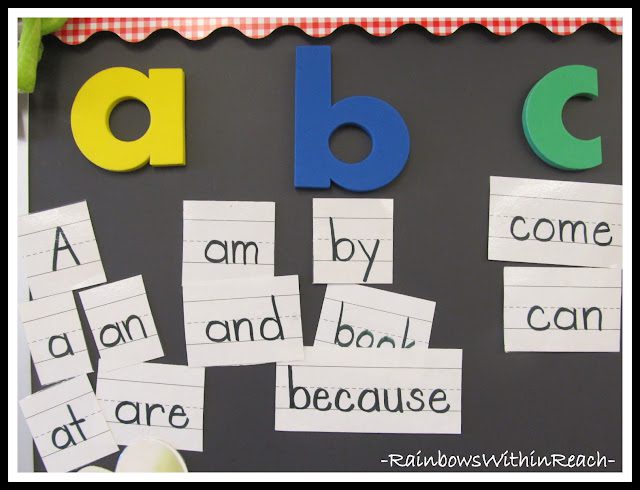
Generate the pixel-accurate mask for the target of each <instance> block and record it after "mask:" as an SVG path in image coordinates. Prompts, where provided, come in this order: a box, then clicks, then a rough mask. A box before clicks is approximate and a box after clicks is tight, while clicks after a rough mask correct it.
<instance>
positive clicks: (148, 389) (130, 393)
mask: <svg viewBox="0 0 640 490" xmlns="http://www.w3.org/2000/svg"><path fill="white" fill-rule="evenodd" d="M96 394H97V397H98V401H99V402H100V405H101V406H102V410H103V411H104V414H105V417H106V418H107V422H108V423H109V427H110V428H111V431H112V432H113V436H114V437H115V440H116V442H117V443H118V444H120V445H122V446H127V445H129V444H131V443H132V442H133V441H135V440H136V439H139V438H142V437H153V438H155V439H160V440H162V441H166V442H168V443H169V444H170V445H171V446H173V447H174V448H176V449H184V450H187V451H202V424H203V418H202V414H203V411H204V368H189V367H186V366H173V365H170V364H158V363H150V362H149V363H143V364H136V365H135V366H127V367H125V368H121V369H116V370H114V371H108V372H105V371H104V370H103V369H102V366H101V365H100V366H99V367H98V386H97V391H96Z"/></svg>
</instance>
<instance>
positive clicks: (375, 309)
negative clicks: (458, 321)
mask: <svg viewBox="0 0 640 490" xmlns="http://www.w3.org/2000/svg"><path fill="white" fill-rule="evenodd" d="M435 307H436V304H435V302H433V301H429V300H426V299H421V298H413V297H411V296H406V295H404V294H398V293H392V292H389V291H383V290H381V289H375V288H371V287H367V286H359V285H342V284H329V285H328V286H327V290H326V292H325V295H324V302H323V303H322V311H321V312H320V320H319V321H318V328H317V329H316V340H315V344H314V345H315V346H316V347H318V348H321V347H322V346H327V347H328V348H331V349H333V348H345V347H352V348H357V347H360V348H390V349H394V348H395V349H410V348H413V347H417V348H422V349H426V348H427V347H429V338H430V336H431V324H432V323H433V314H434V312H435Z"/></svg>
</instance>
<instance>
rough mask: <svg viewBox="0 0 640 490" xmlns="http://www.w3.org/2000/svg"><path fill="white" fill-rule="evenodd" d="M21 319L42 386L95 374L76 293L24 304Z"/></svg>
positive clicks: (21, 306)
mask: <svg viewBox="0 0 640 490" xmlns="http://www.w3.org/2000/svg"><path fill="white" fill-rule="evenodd" d="M20 318H21V320H22V326H23V328H24V332H25V336H26V338H27V342H28V343H29V350H30V351H31V357H32V360H33V364H34V366H35V367H36V372H37V373H38V378H39V379H40V383H42V384H43V385H46V384H51V383H55V382H56V381H62V380H64V379H69V378H73V377H75V376H78V375H80V374H86V373H90V372H93V368H92V367H91V360H90V359H89V353H88V351H87V342H86V340H85V338H84V334H83V333H82V325H81V324H80V317H79V316H78V310H77V309H76V302H75V300H74V299H73V293H71V292H69V293H61V294H57V295H55V296H49V297H47V298H42V299H35V300H33V301H29V302H26V303H22V304H21V305H20Z"/></svg>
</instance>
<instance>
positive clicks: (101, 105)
mask: <svg viewBox="0 0 640 490" xmlns="http://www.w3.org/2000/svg"><path fill="white" fill-rule="evenodd" d="M128 99H136V100H139V101H140V102H142V103H143V104H144V105H146V106H147V108H148V109H149V114H150V122H149V128H148V129H147V132H146V133H145V134H144V135H143V136H141V137H140V138H139V139H137V140H135V141H122V140H119V139H118V138H116V137H115V136H114V135H113V133H112V132H111V128H110V127H109V117H110V116H111V111H112V110H113V109H114V107H115V106H117V105H118V104H119V103H120V102H122V101H124V100H128ZM71 131H72V132H73V138H74V139H75V140H76V144H77V145H78V148H79V149H80V151H81V152H82V154H83V155H84V156H85V157H87V158H88V159H89V160H91V161H92V162H93V163H95V164H96V165H98V166H99V167H102V168H104V169H106V170H111V171H114V172H128V171H131V170H136V169H138V168H140V167H142V166H144V165H146V163H147V162H149V163H150V164H151V165H154V166H168V165H184V164H185V163H186V158H185V137H184V72H183V71H182V70H181V69H179V68H161V69H151V70H149V76H148V77H147V76H146V75H145V74H144V73H141V72H139V71H137V70H134V69H132V68H123V67H118V68H108V69H106V70H103V71H101V72H98V73H96V74H95V75H94V76H92V77H91V78H90V79H89V80H87V81H86V82H85V84H84V85H83V86H82V87H81V88H80V90H79V91H78V93H77V94H76V98H75V100H74V101H73V107H72V108H71Z"/></svg>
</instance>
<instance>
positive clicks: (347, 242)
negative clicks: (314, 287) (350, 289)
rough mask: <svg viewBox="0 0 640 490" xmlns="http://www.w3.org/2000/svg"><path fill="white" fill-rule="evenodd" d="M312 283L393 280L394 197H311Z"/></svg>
mask: <svg viewBox="0 0 640 490" xmlns="http://www.w3.org/2000/svg"><path fill="white" fill-rule="evenodd" d="M313 282H314V283H315V284H332V283H350V284H359V283H369V284H391V283H392V282H393V199H356V198H353V199H314V200H313Z"/></svg>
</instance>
